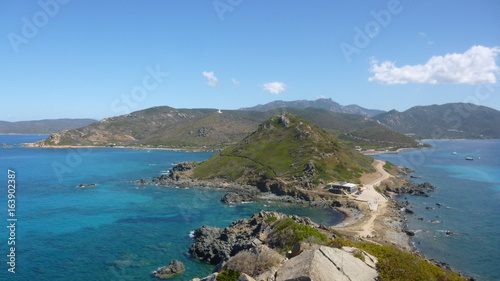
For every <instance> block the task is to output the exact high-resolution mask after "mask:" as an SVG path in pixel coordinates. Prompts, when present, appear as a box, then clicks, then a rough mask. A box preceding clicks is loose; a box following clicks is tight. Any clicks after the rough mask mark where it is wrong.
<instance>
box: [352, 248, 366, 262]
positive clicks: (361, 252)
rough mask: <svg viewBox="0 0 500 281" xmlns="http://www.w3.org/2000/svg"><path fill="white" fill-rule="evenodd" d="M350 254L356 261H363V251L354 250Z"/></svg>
mask: <svg viewBox="0 0 500 281" xmlns="http://www.w3.org/2000/svg"><path fill="white" fill-rule="evenodd" d="M352 254H353V255H354V256H355V257H356V258H358V259H360V260H362V261H365V255H363V251H361V250H360V249H355V250H354V251H353V252H352Z"/></svg>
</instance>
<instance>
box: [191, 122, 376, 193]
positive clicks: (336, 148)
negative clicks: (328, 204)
mask: <svg viewBox="0 0 500 281" xmlns="http://www.w3.org/2000/svg"><path fill="white" fill-rule="evenodd" d="M372 161H373V159H372V158H370V157H367V156H364V155H362V154H360V153H358V152H356V151H354V150H353V149H352V148H350V147H348V146H347V145H345V144H344V143H343V142H341V141H339V140H338V139H337V138H336V137H334V136H333V135H332V134H330V133H328V132H327V131H325V130H324V129H322V128H320V127H319V126H317V125H315V124H313V123H311V122H309V121H307V120H305V119H304V118H301V117H299V116H296V115H292V114H289V113H287V114H283V115H279V116H274V117H272V118H270V119H269V120H267V121H265V122H264V123H262V124H261V125H260V126H259V128H258V130H257V131H255V132H253V133H252V134H250V135H249V136H247V137H246V138H244V139H243V140H242V141H240V142H238V143H237V144H234V145H232V146H230V147H228V148H226V149H224V150H222V151H221V152H219V153H217V154H214V155H213V156H212V157H211V158H209V159H208V160H206V161H204V162H202V163H200V164H198V165H196V167H195V168H194V170H193V171H192V176H193V177H194V178H197V179H208V180H223V181H229V182H236V183H239V184H248V185H253V186H257V187H259V189H261V190H262V191H273V192H275V193H278V194H279V193H280V192H285V191H284V190H287V189H289V188H290V187H296V186H298V187H301V188H304V189H313V188H315V187H316V186H317V185H318V184H320V183H326V182H329V181H332V180H348V179H351V180H353V179H357V178H359V177H360V176H361V175H362V174H364V173H366V172H368V171H372V170H373V167H372V166H371V163H372Z"/></svg>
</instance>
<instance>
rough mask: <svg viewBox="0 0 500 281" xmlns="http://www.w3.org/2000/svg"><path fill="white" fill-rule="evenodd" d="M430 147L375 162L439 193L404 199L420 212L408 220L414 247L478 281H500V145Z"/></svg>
mask: <svg viewBox="0 0 500 281" xmlns="http://www.w3.org/2000/svg"><path fill="white" fill-rule="evenodd" d="M427 143H429V144H430V145H432V146H433V148H432V149H425V150H406V151H403V152H401V153H399V154H383V155H378V156H375V157H376V158H378V159H382V160H387V161H390V162H392V163H394V164H396V165H400V166H405V167H410V168H412V169H414V170H415V172H414V174H413V175H414V176H416V177H420V178H417V179H412V180H413V181H415V182H419V183H420V182H425V181H427V182H430V183H431V184H433V185H435V186H437V187H438V189H436V190H435V191H434V192H431V193H429V194H430V195H431V197H418V196H410V195H407V196H402V197H400V198H399V200H401V201H406V200H408V201H409V202H410V207H409V208H410V209H411V210H413V211H414V212H415V214H412V215H407V220H408V227H409V229H411V230H414V231H416V235H415V237H414V239H413V242H414V244H415V246H416V247H417V249H418V250H420V251H421V252H422V253H424V254H425V255H426V256H428V257H430V258H434V259H436V260H439V261H442V262H446V263H449V264H450V266H451V267H452V268H455V269H459V270H460V271H462V272H463V273H465V274H466V275H468V276H472V277H474V278H476V279H477V280H491V281H493V280H500V265H499V262H500V140H442V141H428V142H427ZM454 152H456V154H455V153H454ZM466 157H471V158H472V159H473V160H465V159H466ZM436 203H439V204H441V206H439V205H437V204H436ZM431 221H433V222H431ZM447 231H451V232H452V235H447V234H446V232H447Z"/></svg>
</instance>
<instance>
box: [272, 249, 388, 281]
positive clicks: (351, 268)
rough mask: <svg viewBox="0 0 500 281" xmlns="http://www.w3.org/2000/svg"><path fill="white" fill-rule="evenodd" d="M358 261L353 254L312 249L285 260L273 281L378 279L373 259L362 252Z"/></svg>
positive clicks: (359, 280) (340, 250)
mask: <svg viewBox="0 0 500 281" xmlns="http://www.w3.org/2000/svg"><path fill="white" fill-rule="evenodd" d="M362 255H363V257H365V260H366V259H368V260H369V261H370V263H371V265H369V264H368V263H366V262H364V261H362V260H361V259H360V258H357V257H355V256H354V254H352V253H350V252H347V251H344V250H342V249H336V248H331V247H326V246H316V247H315V248H313V249H310V250H306V251H304V252H303V253H301V254H300V255H298V256H296V257H294V258H291V259H289V260H287V261H286V262H285V263H284V264H283V266H282V267H281V268H280V269H279V270H278V271H277V272H276V277H275V278H276V279H275V280H276V281H290V280H297V281H298V280H315V281H316V280H317V281H355V280H358V281H361V280H363V281H368V280H378V273H377V271H376V270H375V268H374V267H373V264H376V263H377V259H376V258H375V257H373V256H371V255H369V254H367V253H365V252H363V253H362Z"/></svg>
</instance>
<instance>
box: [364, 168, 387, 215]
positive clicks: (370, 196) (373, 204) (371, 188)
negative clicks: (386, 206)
mask: <svg viewBox="0 0 500 281" xmlns="http://www.w3.org/2000/svg"><path fill="white" fill-rule="evenodd" d="M384 165H385V161H381V160H375V163H374V167H375V169H377V171H378V172H379V173H380V174H381V176H380V177H379V178H377V179H376V180H374V181H372V182H371V183H369V184H366V185H365V186H364V187H365V190H363V193H361V194H360V195H359V196H358V197H357V198H356V200H358V201H363V202H366V203H368V206H369V207H370V210H371V211H372V212H376V211H377V210H378V205H379V204H380V203H385V202H387V199H386V198H385V197H384V196H383V195H382V194H380V193H378V192H377V191H375V186H377V185H379V184H380V183H381V182H382V181H384V180H386V179H388V178H389V177H390V176H391V175H390V174H389V173H387V172H386V171H385V170H384Z"/></svg>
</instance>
